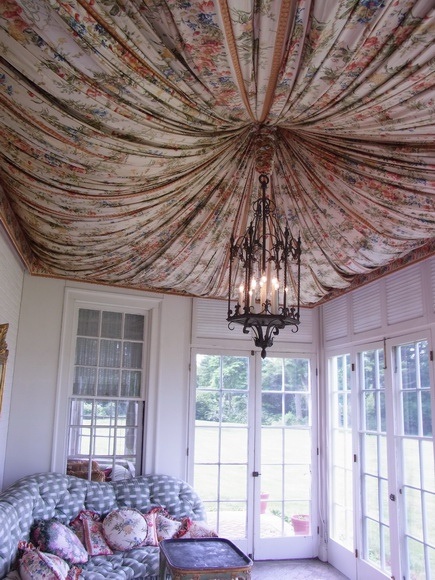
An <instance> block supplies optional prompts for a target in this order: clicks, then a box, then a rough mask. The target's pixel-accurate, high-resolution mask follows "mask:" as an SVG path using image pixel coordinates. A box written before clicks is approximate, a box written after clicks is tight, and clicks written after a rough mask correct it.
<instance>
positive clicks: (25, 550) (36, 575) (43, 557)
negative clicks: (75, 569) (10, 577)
mask: <svg viewBox="0 0 435 580" xmlns="http://www.w3.org/2000/svg"><path fill="white" fill-rule="evenodd" d="M18 549H19V552H20V554H22V555H21V556H20V559H19V562H18V568H19V572H20V576H21V580H42V579H43V580H66V579H67V577H68V573H69V566H68V564H67V563H66V562H65V560H62V558H59V556H55V555H54V554H45V553H44V552H41V551H40V550H38V549H37V548H35V547H34V546H33V545H32V544H31V543H27V542H20V543H19V544H18Z"/></svg>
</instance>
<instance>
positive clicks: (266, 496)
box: [260, 491, 269, 514]
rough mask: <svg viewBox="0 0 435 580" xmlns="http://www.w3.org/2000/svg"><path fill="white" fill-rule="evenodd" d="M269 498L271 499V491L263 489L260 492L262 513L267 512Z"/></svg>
mask: <svg viewBox="0 0 435 580" xmlns="http://www.w3.org/2000/svg"><path fill="white" fill-rule="evenodd" d="M268 499H269V493H268V492H267V491H262V492H261V493H260V514H265V513H266V510H267V500H268Z"/></svg>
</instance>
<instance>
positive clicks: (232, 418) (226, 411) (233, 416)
mask: <svg viewBox="0 0 435 580" xmlns="http://www.w3.org/2000/svg"><path fill="white" fill-rule="evenodd" d="M221 398H222V416H221V420H222V422H223V423H224V422H225V423H228V422H229V423H238V424H240V425H246V424H247V422H248V396H247V394H246V393H243V394H242V393H240V394H239V393H237V394H236V393H226V392H223V393H222V397H221Z"/></svg>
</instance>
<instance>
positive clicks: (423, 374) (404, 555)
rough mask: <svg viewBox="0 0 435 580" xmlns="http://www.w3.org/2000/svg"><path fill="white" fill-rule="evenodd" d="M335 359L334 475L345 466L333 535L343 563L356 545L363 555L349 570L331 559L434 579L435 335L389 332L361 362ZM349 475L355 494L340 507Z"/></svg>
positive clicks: (371, 573) (336, 490)
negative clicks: (433, 342) (432, 341)
mask: <svg viewBox="0 0 435 580" xmlns="http://www.w3.org/2000/svg"><path fill="white" fill-rule="evenodd" d="M329 366H330V377H329V382H330V404H331V413H330V437H331V440H332V441H333V442H334V441H338V442H339V444H335V443H333V445H332V449H331V454H330V462H331V465H332V473H333V474H334V473H337V474H338V475H337V476H333V477H332V479H331V485H330V488H331V489H330V494H331V498H332V501H331V509H330V519H331V534H332V536H333V538H332V539H333V543H336V544H340V545H341V548H342V549H343V554H342V555H344V557H342V558H341V561H342V562H344V561H346V556H345V554H344V551H345V550H347V551H348V554H350V549H352V544H353V547H354V552H355V556H357V557H356V558H355V559H354V568H353V570H352V566H351V564H350V562H349V561H348V563H347V568H346V569H343V568H341V567H340V565H339V562H338V561H333V563H334V564H335V565H337V567H339V568H340V569H342V571H343V572H344V573H347V575H349V577H350V578H363V579H364V580H381V579H384V578H401V579H403V580H434V579H435V476H434V441H433V421H432V417H433V407H434V402H433V400H432V397H433V395H432V396H431V391H432V393H433V386H432V389H431V384H432V385H433V378H432V380H431V375H432V371H431V366H432V365H431V360H430V349H429V342H428V340H426V339H413V338H411V339H409V340H404V339H401V340H399V339H397V340H388V341H386V342H385V344H384V345H382V346H381V347H380V346H379V345H376V346H374V347H368V348H366V349H360V350H359V351H358V352H357V353H356V364H353V365H351V363H350V355H349V354H347V355H339V356H335V357H331V358H330V360H329ZM351 368H353V371H352V372H351ZM331 369H332V371H334V370H335V372H331ZM351 375H352V377H351ZM352 384H353V386H354V388H353V389H351V388H350V387H351V385H352ZM345 409H347V413H346V415H344V411H345ZM343 416H346V417H347V418H346V419H345V420H343ZM337 417H341V419H340V420H338V421H337ZM337 467H338V468H339V469H336V468H337ZM345 483H346V485H347V487H348V488H350V493H349V495H348V498H349V499H348V501H347V502H346V501H345V505H343V506H341V505H340V502H339V498H340V497H341V495H342V492H343V489H344V486H345ZM346 495H347V494H345V497H346ZM334 498H337V501H335V500H334ZM337 506H338V509H337ZM349 520H351V521H352V525H351V526H349ZM340 524H341V527H340ZM339 529H342V530H343V531H345V530H347V532H345V533H344V534H342V535H341V536H340V535H339V534H338V533H335V532H334V530H337V531H338V530H339ZM334 533H335V536H334ZM333 550H336V546H335V545H333Z"/></svg>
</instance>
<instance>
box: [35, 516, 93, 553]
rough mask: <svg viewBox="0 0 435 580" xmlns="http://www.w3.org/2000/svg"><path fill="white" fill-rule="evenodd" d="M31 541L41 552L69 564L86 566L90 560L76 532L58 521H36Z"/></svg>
mask: <svg viewBox="0 0 435 580" xmlns="http://www.w3.org/2000/svg"><path fill="white" fill-rule="evenodd" d="M30 540H31V542H32V543H33V544H34V545H35V546H36V547H37V548H39V549H40V550H41V551H43V552H50V553H51V554H55V555H56V556H59V557H60V558H62V559H63V560H65V561H66V562H67V563H68V564H84V563H85V562H87V561H88V559H89V555H88V553H87V552H86V549H85V547H84V546H83V544H82V543H81V541H80V540H79V538H78V537H77V536H76V534H75V533H74V531H73V530H72V529H71V528H69V527H68V526H65V525H64V524H62V522H60V521H58V520H56V519H52V520H36V522H35V524H34V525H33V526H32V529H31V530H30Z"/></svg>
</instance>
